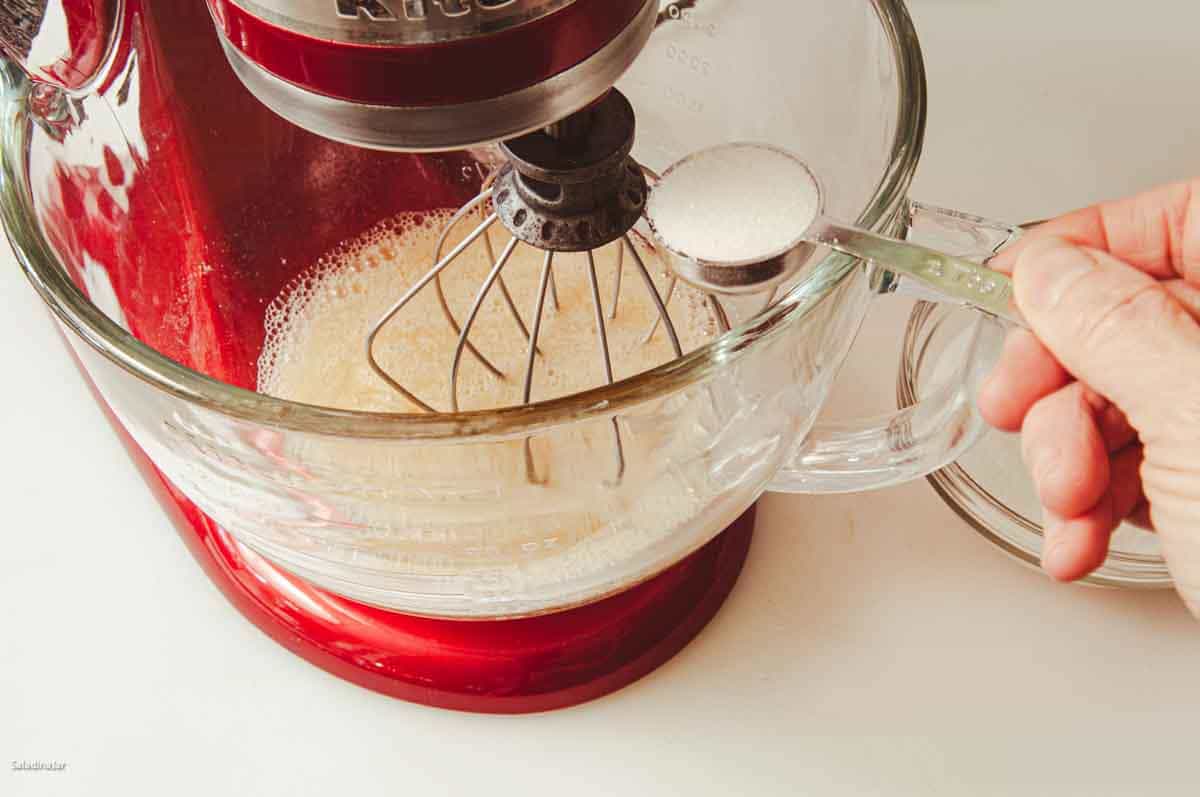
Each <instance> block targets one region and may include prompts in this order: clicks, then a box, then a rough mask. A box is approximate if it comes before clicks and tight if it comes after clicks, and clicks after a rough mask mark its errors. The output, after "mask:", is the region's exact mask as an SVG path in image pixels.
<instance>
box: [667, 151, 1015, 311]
mask: <svg viewBox="0 0 1200 797" xmlns="http://www.w3.org/2000/svg"><path fill="white" fill-rule="evenodd" d="M824 198H825V190H824V187H823V185H822V183H821V180H820V178H818V176H817V175H816V174H815V173H814V172H813V170H812V169H811V168H809V166H808V165H807V164H806V163H805V162H804V161H803V160H802V159H800V158H798V157H797V156H795V155H793V154H792V153H790V152H787V151H785V150H783V149H780V148H778V147H773V146H768V145H765V144H757V143H745V142H739V143H731V144H721V145H719V146H716V147H711V148H709V149H705V150H701V151H699V152H696V153H693V154H691V155H689V156H687V157H686V158H684V159H682V160H680V161H678V162H677V163H675V164H674V165H673V166H671V167H670V168H669V169H667V170H666V171H665V172H664V173H663V175H662V177H661V178H660V179H659V180H658V181H657V183H656V184H655V185H654V187H653V190H652V191H651V193H650V197H649V200H648V201H647V204H646V216H647V219H648V221H649V223H650V227H651V229H652V230H653V231H654V235H655V237H656V238H657V239H658V241H659V243H660V244H661V245H662V247H663V249H665V250H666V252H668V253H669V260H670V265H671V268H672V270H673V271H674V272H675V274H676V275H677V276H678V277H679V278H680V279H682V280H683V281H684V282H687V283H689V284H691V285H693V286H695V287H697V288H699V289H700V290H703V291H710V292H714V293H724V294H757V293H764V292H769V291H772V290H773V289H776V288H777V287H778V286H779V285H780V284H782V283H783V282H785V281H787V280H788V279H790V278H792V277H794V276H796V275H797V274H799V273H800V272H801V271H802V270H803V269H804V267H805V266H806V265H808V264H809V263H811V262H813V261H814V259H815V258H814V255H815V254H816V253H817V251H818V249H819V248H820V247H822V246H824V247H828V248H829V249H832V250H834V251H837V252H841V253H843V254H846V255H850V256H852V257H857V258H860V259H862V260H863V261H864V262H867V263H872V264H875V265H877V266H880V267H883V268H886V269H888V270H889V271H892V272H894V273H897V274H900V275H902V276H905V277H910V278H912V279H915V280H917V281H918V282H919V283H920V284H921V287H922V288H923V290H924V292H925V293H926V294H932V295H933V296H936V297H937V298H939V299H941V300H943V301H947V302H953V303H959V304H966V305H969V306H972V307H975V308H977V309H979V310H981V311H982V312H985V313H988V314H990V315H993V316H997V317H999V318H1003V319H1005V320H1007V321H1010V322H1012V323H1015V324H1021V325H1023V324H1024V322H1023V321H1022V320H1021V318H1020V315H1019V314H1018V312H1017V310H1016V308H1015V307H1014V306H1013V301H1012V281H1011V280H1010V279H1009V278H1008V277H1007V276H1006V275H1004V274H1001V273H1000V272H998V271H993V270H991V269H989V268H987V267H986V266H983V265H981V264H979V263H976V262H975V261H972V260H967V259H965V258H962V257H958V256H955V255H950V254H947V253H944V252H939V251H937V250H935V249H930V248H928V247H924V246H920V245H918V244H914V243H910V242H908V241H902V240H898V239H895V238H888V237H886V236H883V235H879V234H877V233H873V232H870V231H867V230H864V229H860V228H858V227H856V226H854V225H852V224H847V223H845V222H842V221H840V220H837V219H834V218H830V217H828V216H827V215H825V202H824Z"/></svg>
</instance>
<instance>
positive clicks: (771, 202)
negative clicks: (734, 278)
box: [647, 144, 820, 263]
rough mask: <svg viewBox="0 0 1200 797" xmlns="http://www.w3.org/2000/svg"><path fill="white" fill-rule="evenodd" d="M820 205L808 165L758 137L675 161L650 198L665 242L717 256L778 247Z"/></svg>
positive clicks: (753, 254)
mask: <svg viewBox="0 0 1200 797" xmlns="http://www.w3.org/2000/svg"><path fill="white" fill-rule="evenodd" d="M819 210H820V190H819V188H818V186H817V183H816V180H814V179H813V177H812V175H811V174H810V173H809V171H808V170H807V169H806V168H805V167H804V165H803V164H802V163H800V162H799V161H798V160H796V159H795V158H793V157H791V156H790V155H787V154H786V153H784V152H780V151H779V150H776V149H772V148H770V147H765V146H760V145H757V144H730V145H726V146H721V147H716V148H713V149H710V150H706V151H704V152H700V153H697V154H696V155H693V156H691V157H690V158H688V159H686V160H684V161H682V162H680V163H678V164H676V165H675V166H674V167H673V168H671V169H670V170H669V171H668V172H667V174H665V175H664V176H663V178H662V180H660V181H659V183H658V185H657V186H655V188H654V190H653V192H652V193H651V195H650V200H649V203H648V206H647V213H648V215H649V217H650V222H651V224H652V225H653V226H654V230H655V232H656V233H657V234H658V236H659V238H660V239H661V240H662V241H663V243H664V244H666V245H667V246H668V247H670V248H671V249H674V250H675V251H676V252H679V253H681V254H684V255H687V256H688V257H692V258H696V259H698V260H708V261H713V262H718V263H733V262H739V261H748V260H754V259H756V258H765V257H769V256H771V255H774V254H778V253H779V252H781V251H783V250H784V249H786V248H787V247H789V246H791V245H792V244H794V243H796V241H797V240H798V239H799V238H800V236H801V235H803V233H804V231H805V230H806V229H807V228H808V227H809V226H810V225H811V224H812V222H813V221H814V220H815V219H816V217H817V214H818V212H819Z"/></svg>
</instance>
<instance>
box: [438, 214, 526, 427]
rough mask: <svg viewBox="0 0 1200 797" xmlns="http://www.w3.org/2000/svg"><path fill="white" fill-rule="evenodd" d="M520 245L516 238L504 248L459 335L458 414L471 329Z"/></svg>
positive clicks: (454, 378) (453, 395) (453, 383)
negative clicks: (465, 351) (462, 375)
mask: <svg viewBox="0 0 1200 797" xmlns="http://www.w3.org/2000/svg"><path fill="white" fill-rule="evenodd" d="M519 243H521V241H520V239H519V238H515V237H514V238H512V239H511V240H509V242H508V245H506V246H505V247H504V252H503V253H502V254H501V255H500V259H499V260H497V261H496V264H495V265H494V266H493V267H492V270H491V272H490V273H489V274H488V276H487V279H486V280H484V282H483V287H481V288H480V289H479V293H478V295H477V296H476V297H475V303H474V304H472V305H471V312H470V313H469V314H468V315H467V321H466V323H465V324H463V328H462V332H460V333H459V335H458V345H457V346H456V347H455V349H454V360H453V362H452V364H451V366H450V407H451V408H452V409H453V410H454V412H458V372H459V367H460V366H461V365H462V356H463V351H464V350H465V349H466V347H467V339H468V338H469V337H470V335H471V327H473V326H475V319H476V318H478V317H479V311H480V310H481V309H482V308H483V303H484V302H485V301H486V300H487V297H488V294H489V293H491V290H492V286H493V285H495V284H496V281H497V280H498V279H500V273H501V272H502V271H504V267H505V266H506V265H508V261H509V258H511V257H512V255H513V252H515V251H516V249H517V245H518V244H519Z"/></svg>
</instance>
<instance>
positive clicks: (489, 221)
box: [366, 213, 499, 412]
mask: <svg viewBox="0 0 1200 797" xmlns="http://www.w3.org/2000/svg"><path fill="white" fill-rule="evenodd" d="M498 219H499V216H497V215H496V214H495V213H492V214H491V215H489V216H488V217H487V218H486V219H485V220H484V221H483V223H482V224H480V225H479V226H478V227H476V228H475V229H474V230H473V231H472V232H471V233H470V234H469V235H467V237H466V238H464V239H463V240H462V241H460V242H459V243H458V245H457V246H455V247H454V249H452V250H451V251H450V253H449V254H448V255H446V256H445V257H444V258H442V259H441V260H439V261H438V262H437V264H436V265H435V266H434V267H433V268H432V269H430V270H429V272H427V273H426V274H425V276H424V277H422V278H421V279H420V280H418V281H417V283H416V284H415V285H413V286H412V287H411V288H409V289H408V290H407V291H406V292H405V293H404V295H403V296H401V297H400V298H399V299H398V300H397V301H396V303H395V304H393V305H392V306H391V307H390V308H389V309H388V311H387V312H386V313H384V314H383V316H382V317H381V318H380V319H379V320H378V321H376V322H375V325H374V326H372V327H371V331H370V333H368V335H367V342H366V347H367V362H368V363H369V364H370V366H371V370H372V371H374V372H375V375H376V376H378V377H379V378H380V379H382V380H383V381H384V382H386V383H387V384H388V385H389V386H390V387H391V388H392V389H394V390H395V391H396V392H397V393H399V394H400V395H402V396H404V397H405V398H406V399H408V400H409V401H411V402H412V403H413V404H415V405H416V406H417V407H418V408H419V409H420V410H421V411H422V412H437V410H435V409H433V407H431V406H430V405H429V404H426V403H425V402H424V401H422V400H421V399H419V398H417V397H416V396H415V395H413V394H412V393H411V392H409V390H408V389H407V388H405V387H404V386H403V385H401V384H400V383H399V382H397V381H396V380H395V379H393V378H392V376H391V374H389V373H388V372H387V371H386V370H385V369H384V368H383V366H382V365H380V364H379V360H377V359H376V357H375V343H376V341H378V339H379V334H380V333H381V332H382V331H383V329H384V327H386V326H387V325H388V324H389V323H391V321H392V319H393V318H395V317H396V316H397V315H398V314H399V313H400V311H401V310H403V309H404V308H405V306H406V305H407V304H408V303H409V302H411V301H412V300H413V297H415V296H416V295H417V294H418V293H420V292H421V291H422V290H424V289H425V287H426V286H427V285H429V283H431V282H433V281H434V280H436V279H437V277H438V275H440V274H441V273H442V272H443V271H445V270H446V268H447V267H448V266H449V265H450V264H451V263H453V262H454V261H455V260H456V259H457V258H458V256H459V255H461V254H462V253H463V252H465V251H466V250H467V248H468V247H469V246H471V244H473V243H475V242H476V241H477V240H479V238H480V237H481V236H482V235H483V234H484V233H486V232H487V230H488V228H489V227H491V226H492V225H493V224H495V223H496V221H497V220H498Z"/></svg>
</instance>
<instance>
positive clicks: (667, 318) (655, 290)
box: [625, 233, 683, 357]
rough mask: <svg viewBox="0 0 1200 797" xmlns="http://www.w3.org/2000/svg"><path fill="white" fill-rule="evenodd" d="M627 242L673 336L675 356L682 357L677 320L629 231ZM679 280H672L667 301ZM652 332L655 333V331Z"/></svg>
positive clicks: (669, 334) (649, 291)
mask: <svg viewBox="0 0 1200 797" xmlns="http://www.w3.org/2000/svg"><path fill="white" fill-rule="evenodd" d="M625 244H626V245H627V246H628V247H629V253H630V254H631V255H633V262H634V264H635V265H636V266H637V269H638V273H639V274H641V275H642V282H644V283H645V284H646V291H647V292H648V293H649V294H650V298H651V299H652V300H653V301H654V306H655V307H657V308H658V318H659V320H660V321H661V322H662V323H663V325H664V326H665V327H666V328H667V335H668V337H670V338H671V348H672V349H674V350H675V356H676V357H682V356H683V346H681V345H679V334H678V333H677V332H676V331H675V322H674V321H672V320H671V314H670V313H668V312H667V304H666V302H664V301H663V298H662V296H661V295H660V294H659V292H658V287H657V286H655V284H654V278H653V277H651V276H650V270H649V269H647V268H646V264H645V263H644V262H643V261H642V256H641V255H640V254H638V251H637V249H636V248H635V247H634V245H633V241H631V240H630V239H629V234H628V233H626V235H625ZM677 282H678V280H672V283H671V289H670V294H669V295H668V298H667V302H669V301H670V300H671V299H670V296H671V295H674V292H675V290H674V289H675V284H676V283H677ZM651 334H653V331H652V332H651Z"/></svg>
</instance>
